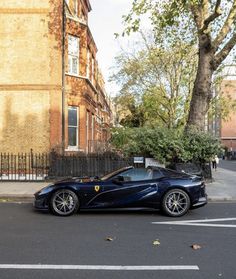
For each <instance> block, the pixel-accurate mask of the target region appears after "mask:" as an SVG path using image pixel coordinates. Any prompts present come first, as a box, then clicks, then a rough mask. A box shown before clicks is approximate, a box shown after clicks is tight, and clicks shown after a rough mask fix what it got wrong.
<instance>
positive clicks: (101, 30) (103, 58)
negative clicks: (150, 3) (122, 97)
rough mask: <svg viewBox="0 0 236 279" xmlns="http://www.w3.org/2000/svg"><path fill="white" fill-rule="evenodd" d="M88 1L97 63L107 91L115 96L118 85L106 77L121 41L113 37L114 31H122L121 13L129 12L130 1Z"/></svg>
mask: <svg viewBox="0 0 236 279" xmlns="http://www.w3.org/2000/svg"><path fill="white" fill-rule="evenodd" d="M90 3H91V6H92V11H91V12H90V14H89V27H90V29H91V32H92V34H93V37H94V40H95V42H96V45H97V48H98V53H97V59H98V64H99V67H100V69H101V70H102V73H103V76H104V78H105V82H106V90H107V93H108V94H109V95H111V96H115V95H116V92H117V90H118V87H117V86H115V85H114V84H112V83H109V82H108V79H109V75H111V69H110V68H111V67H112V66H113V65H114V57H115V56H116V54H117V53H118V52H119V49H120V48H119V45H120V44H121V43H122V42H121V41H119V40H120V39H119V40H117V39H115V36H114V33H122V31H123V28H124V26H123V25H122V15H125V14H127V13H128V12H129V10H130V7H131V4H132V1H131V0H90ZM121 40H122V39H121ZM123 40H125V39H123Z"/></svg>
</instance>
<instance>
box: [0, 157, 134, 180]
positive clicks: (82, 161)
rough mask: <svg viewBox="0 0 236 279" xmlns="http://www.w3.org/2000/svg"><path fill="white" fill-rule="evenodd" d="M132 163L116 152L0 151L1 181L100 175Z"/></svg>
mask: <svg viewBox="0 0 236 279" xmlns="http://www.w3.org/2000/svg"><path fill="white" fill-rule="evenodd" d="M132 164H133V161H132V159H125V158H123V157H121V156H119V155H117V154H87V155H86V154H82V155H81V154H76V155H68V154H66V155H60V154H57V153H55V152H51V153H49V154H47V153H43V154H34V153H32V152H31V153H29V154H26V153H24V154H23V153H22V154H17V155H15V154H10V153H0V181H42V180H45V179H59V178H62V177H63V178H64V177H78V176H80V177H84V176H102V175H105V174H107V173H109V172H111V171H114V170H116V169H119V168H121V167H124V166H128V165H132Z"/></svg>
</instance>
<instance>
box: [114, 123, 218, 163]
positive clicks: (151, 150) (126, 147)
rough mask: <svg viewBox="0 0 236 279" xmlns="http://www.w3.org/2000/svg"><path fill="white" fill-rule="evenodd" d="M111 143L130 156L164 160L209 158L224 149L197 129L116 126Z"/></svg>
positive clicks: (207, 159) (189, 160) (212, 138)
mask: <svg viewBox="0 0 236 279" xmlns="http://www.w3.org/2000/svg"><path fill="white" fill-rule="evenodd" d="M111 143H112V144H113V146H114V147H115V148H116V149H118V150H119V151H121V152H122V153H124V154H125V155H126V156H137V155H142V156H150V157H154V158H155V159H157V160H158V161H159V162H162V163H164V164H167V163H173V162H191V161H194V162H205V161H209V160H211V158H212V157H213V156H214V155H215V154H218V153H219V152H220V151H221V147H220V143H219V141H218V140H217V139H216V138H214V137H212V136H211V135H209V134H206V133H204V132H199V131H195V130H190V131H188V132H184V131H182V130H176V129H166V128H155V129H150V128H116V129H114V130H113V131H112V138H111Z"/></svg>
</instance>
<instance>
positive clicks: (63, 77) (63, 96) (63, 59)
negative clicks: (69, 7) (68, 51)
mask: <svg viewBox="0 0 236 279" xmlns="http://www.w3.org/2000/svg"><path fill="white" fill-rule="evenodd" d="M65 36H66V14H65V0H62V94H61V98H62V100H61V104H62V108H61V110H62V118H61V121H62V125H61V129H62V137H61V140H62V154H64V152H65Z"/></svg>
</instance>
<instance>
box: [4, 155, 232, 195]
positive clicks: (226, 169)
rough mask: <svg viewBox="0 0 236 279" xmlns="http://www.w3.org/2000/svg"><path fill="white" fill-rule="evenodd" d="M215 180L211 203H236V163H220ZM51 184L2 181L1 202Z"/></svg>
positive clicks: (209, 190) (210, 185) (210, 186)
mask: <svg viewBox="0 0 236 279" xmlns="http://www.w3.org/2000/svg"><path fill="white" fill-rule="evenodd" d="M212 173H213V179H212V181H211V182H207V186H206V189H207V194H208V198H209V201H236V161H222V160H221V161H220V164H219V166H218V168H217V170H216V171H214V170H213V171H212ZM48 184H49V182H5V181H0V200H32V199H33V195H34V193H35V192H37V191H38V190H39V189H41V188H43V187H44V186H46V185H48Z"/></svg>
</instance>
